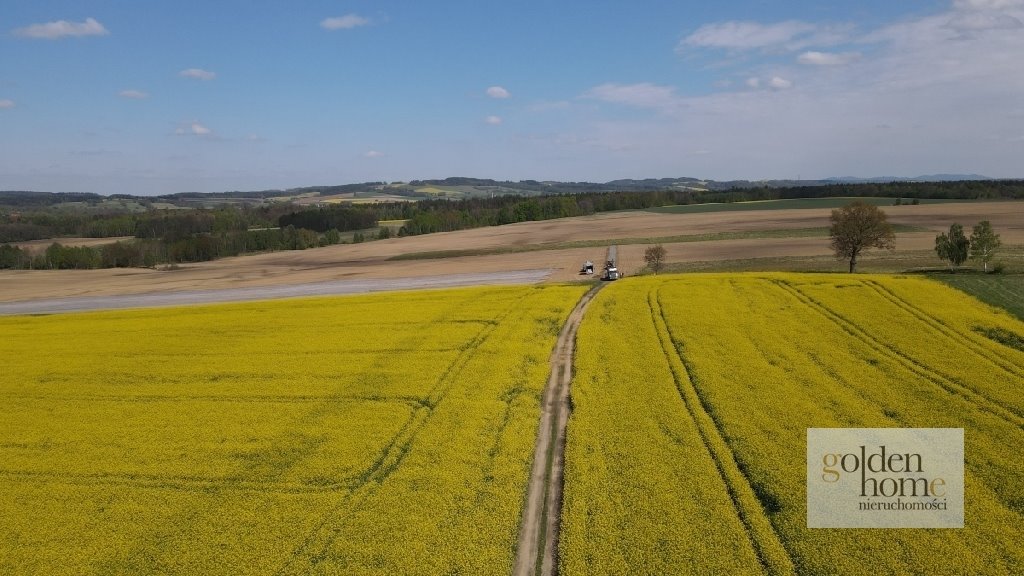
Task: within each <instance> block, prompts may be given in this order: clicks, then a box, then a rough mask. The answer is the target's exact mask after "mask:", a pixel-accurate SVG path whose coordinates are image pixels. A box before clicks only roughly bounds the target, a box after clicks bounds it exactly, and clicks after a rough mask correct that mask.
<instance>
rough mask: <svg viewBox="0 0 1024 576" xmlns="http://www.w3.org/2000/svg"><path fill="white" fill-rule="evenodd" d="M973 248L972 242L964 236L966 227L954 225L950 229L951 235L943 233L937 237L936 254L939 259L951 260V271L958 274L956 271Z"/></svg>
mask: <svg viewBox="0 0 1024 576" xmlns="http://www.w3.org/2000/svg"><path fill="white" fill-rule="evenodd" d="M970 247H971V241H970V240H968V239H967V236H964V227H963V226H961V225H959V224H953V225H952V226H950V227H949V234H946V233H945V232H943V233H942V234H939V235H938V236H936V237H935V252H936V253H938V255H939V258H941V259H943V260H949V271H950V272H954V273H955V272H956V269H957V268H959V267H960V265H961V264H963V263H964V260H967V251H968V249H969V248H970Z"/></svg>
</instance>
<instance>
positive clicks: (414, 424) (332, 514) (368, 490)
mask: <svg viewBox="0 0 1024 576" xmlns="http://www.w3.org/2000/svg"><path fill="white" fill-rule="evenodd" d="M527 296H528V294H524V295H522V296H521V297H519V298H518V299H516V300H515V302H513V303H512V305H510V306H509V307H508V308H506V309H505V310H504V311H503V312H502V313H501V315H500V316H499V317H498V318H495V319H493V320H492V321H489V322H487V323H485V325H484V327H483V328H482V329H481V330H480V332H478V333H477V334H476V336H474V337H473V338H472V339H471V340H470V341H469V342H468V343H467V344H466V345H465V346H464V348H463V350H462V351H461V352H460V354H459V356H457V357H456V358H455V360H453V361H452V362H451V363H450V364H449V365H448V367H447V368H446V369H445V371H444V372H443V373H442V375H441V376H440V377H439V378H438V381H437V383H436V384H435V385H434V387H433V388H432V389H431V390H430V392H429V393H428V394H427V396H426V400H425V405H424V407H423V409H422V410H420V411H418V412H417V414H415V415H414V416H413V420H411V421H410V422H409V423H407V427H406V429H403V430H402V431H401V432H400V433H399V434H398V435H397V436H396V437H395V438H393V439H392V441H391V443H390V444H388V446H387V448H386V449H385V450H384V451H383V453H382V455H381V457H380V458H379V459H378V460H377V461H376V462H375V463H374V465H373V466H371V467H370V468H369V469H368V470H367V471H366V472H365V473H364V475H363V480H362V483H361V484H360V485H359V486H356V487H355V488H353V489H352V490H351V492H350V493H349V494H346V495H345V496H344V497H342V498H341V499H340V500H339V502H338V503H337V504H336V505H334V506H332V507H331V508H330V509H329V510H328V511H327V512H326V513H325V514H324V515H323V517H322V519H321V520H320V521H319V522H318V523H317V524H316V526H314V528H313V530H311V531H310V532H309V533H308V534H307V535H306V537H305V538H303V540H302V542H300V543H299V544H298V545H297V546H296V547H295V548H294V550H293V551H292V554H291V555H290V556H289V557H288V558H287V559H285V560H284V562H283V563H282V565H281V566H280V567H279V568H278V569H277V570H275V571H274V574H276V575H278V576H280V575H282V574H290V573H295V572H297V571H298V572H302V570H301V569H299V568H298V567H297V566H296V564H297V563H301V562H302V559H303V558H304V557H305V559H306V561H307V562H308V561H312V562H313V563H318V562H320V561H322V560H323V559H324V558H325V557H326V555H327V552H328V550H330V547H331V544H332V543H333V542H334V541H335V540H336V539H337V537H338V535H339V534H341V532H342V530H344V529H345V527H346V526H345V523H344V519H345V518H347V517H348V516H350V515H351V514H352V513H353V512H355V511H356V510H360V509H361V508H362V506H363V505H365V504H366V502H367V501H368V500H369V499H370V497H371V496H372V495H373V494H374V492H376V489H377V488H378V487H379V486H380V485H381V484H383V483H384V482H385V481H386V480H387V479H388V477H390V476H391V474H392V473H394V471H395V470H397V468H398V466H399V465H400V464H401V463H402V461H403V460H404V459H405V457H406V455H408V453H409V451H410V450H411V449H412V446H413V444H414V442H415V440H416V437H417V436H418V435H419V433H420V432H421V431H422V430H423V428H425V427H426V425H427V424H428V423H429V421H430V419H431V417H432V416H433V415H434V410H435V408H436V407H437V405H438V404H439V403H440V402H441V401H443V400H444V398H445V396H447V394H448V392H449V390H451V388H452V386H454V384H455V380H456V378H457V376H458V375H459V373H460V372H461V371H462V369H463V368H464V367H465V366H466V364H468V363H469V361H470V360H471V359H472V357H473V355H474V354H475V353H476V350H477V349H478V348H479V347H480V346H481V345H482V344H483V343H484V342H486V341H487V339H488V338H489V337H490V336H491V334H492V333H493V332H494V331H495V330H496V329H497V328H498V326H500V325H501V324H502V322H504V321H505V319H507V318H508V317H509V316H510V315H512V313H513V312H515V311H516V310H517V309H518V308H519V304H520V303H521V302H522V301H523V300H525V299H526V298H527ZM346 505H347V506H346ZM321 535H322V537H321ZM318 540H319V542H318ZM314 546H315V549H313V547H314Z"/></svg>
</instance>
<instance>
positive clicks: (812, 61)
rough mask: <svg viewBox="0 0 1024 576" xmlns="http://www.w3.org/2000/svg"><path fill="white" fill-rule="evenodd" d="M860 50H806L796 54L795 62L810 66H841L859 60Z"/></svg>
mask: <svg viewBox="0 0 1024 576" xmlns="http://www.w3.org/2000/svg"><path fill="white" fill-rule="evenodd" d="M860 57H861V54H860V52H817V51H813V50H811V51H808V52H804V53H803V54H801V55H799V56H797V58H796V60H797V62H799V63H801V64H808V65H811V66H843V65H844V64H849V63H851V62H856V61H857V60H860Z"/></svg>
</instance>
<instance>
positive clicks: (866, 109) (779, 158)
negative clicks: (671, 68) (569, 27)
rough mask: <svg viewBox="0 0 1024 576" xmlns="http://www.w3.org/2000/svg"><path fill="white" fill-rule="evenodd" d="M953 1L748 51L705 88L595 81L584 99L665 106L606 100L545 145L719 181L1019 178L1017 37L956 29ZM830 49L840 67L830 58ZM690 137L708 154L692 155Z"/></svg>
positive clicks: (1021, 111) (573, 155)
mask: <svg viewBox="0 0 1024 576" xmlns="http://www.w3.org/2000/svg"><path fill="white" fill-rule="evenodd" d="M948 5H949V6H950V7H951V8H950V9H948V10H944V11H939V12H934V13H932V14H929V15H924V16H915V17H906V18H902V19H899V20H896V21H894V22H893V23H891V24H888V25H882V26H879V27H876V28H874V29H869V30H865V31H862V33H861V34H860V35H859V36H858V37H857V38H852V37H851V38H850V39H849V41H848V42H846V43H845V44H843V49H842V50H831V51H830V50H827V49H822V47H820V46H808V47H806V48H801V49H799V50H794V51H793V54H792V58H791V59H790V61H789V63H788V64H787V63H786V62H785V61H783V60H782V59H779V58H775V57H772V58H768V59H765V60H761V59H752V58H744V59H743V60H742V68H739V67H737V69H736V70H732V71H730V73H729V74H728V76H727V77H728V78H730V79H731V80H732V83H731V84H729V85H724V84H723V85H718V86H716V87H715V88H714V90H713V91H711V92H710V93H708V94H702V95H689V94H687V93H685V92H682V88H679V89H678V90H674V89H673V87H672V86H665V85H662V86H655V85H652V84H634V85H629V86H621V85H616V84H606V85H604V86H601V87H597V88H594V89H592V90H590V91H588V92H587V93H586V94H585V96H588V97H592V98H593V97H600V98H601V99H603V100H607V101H615V102H620V103H624V104H626V103H629V104H632V105H634V106H637V107H646V108H652V106H653V107H658V106H660V108H659V109H658V111H659V112H662V114H660V115H659V116H658V117H655V118H648V117H643V116H639V117H636V116H630V117H626V118H621V117H617V116H619V115H618V114H617V111H614V110H611V109H604V108H601V109H598V113H599V114H601V115H602V116H603V118H600V119H587V123H586V124H584V125H581V126H577V127H575V128H574V130H573V132H574V134H573V135H574V139H572V140H569V139H563V140H561V141H558V140H554V139H552V140H551V144H550V145H551V147H552V149H553V150H554V151H556V152H558V153H561V154H562V157H563V158H565V159H566V160H565V162H566V163H573V162H580V163H584V162H586V163H588V164H587V165H589V166H593V167H596V169H600V168H601V167H603V166H616V165H617V166H621V165H629V166H631V167H632V169H633V170H634V171H638V172H644V171H646V172H649V173H666V172H669V171H670V172H672V173H676V174H686V173H688V174H690V175H694V176H702V175H703V176H708V177H713V178H718V179H727V178H796V177H797V176H798V175H803V176H804V177H805V178H817V177H827V176H836V175H843V174H863V175H906V176H913V175H915V174H928V173H942V172H972V173H978V174H986V175H989V176H994V177H1021V176H1024V173H1022V172H1021V168H1020V152H1021V150H1022V148H1021V146H1020V142H1021V140H1020V137H1021V134H1022V133H1024V107H1022V105H1021V103H1020V95H1021V94H1024V75H1022V74H1021V73H1020V66H1021V64H1020V63H1021V62H1024V34H1022V33H1021V30H1018V29H1009V28H1007V27H995V28H993V27H985V29H984V30H978V31H971V32H969V33H965V32H962V31H958V30H955V29H952V28H951V27H950V26H949V25H948V23H949V22H950V20H951V19H953V18H956V17H959V16H963V15H964V14H970V13H971V12H969V11H967V10H965V9H961V8H959V7H957V8H952V6H953V2H952V0H949V4H948ZM988 6H990V7H989V8H988V10H993V9H994V8H992V7H991V6H992V5H991V4H988ZM999 6H1001V7H1002V9H1003V10H1004V11H1003V12H1001V13H1000V14H1005V15H1008V16H1012V17H1014V18H1017V19H1019V20H1021V21H1024V5H1022V7H1021V8H1020V9H1018V8H1016V7H1014V6H1009V5H1002V4H999ZM980 13H983V14H985V13H986V12H985V10H980ZM782 37H785V35H782ZM799 40H800V39H799V37H797V38H796V40H795V41H799ZM719 44H725V42H724V41H722V42H720V43H719ZM748 44H750V43H749V42H748ZM762 44H763V43H762ZM731 45H734V46H735V45H742V43H740V42H738V41H737V42H732V43H731ZM851 50H857V51H858V52H860V54H861V55H860V57H859V58H855V57H853V56H852V53H851ZM808 52H820V55H808ZM837 55H838V56H843V57H844V58H843V59H846V58H848V59H849V62H848V65H847V66H841V67H839V66H833V67H831V69H829V66H828V65H826V63H827V62H831V61H834V60H835V56H837ZM847 55H849V56H847ZM800 56H803V58H801V57H800ZM801 64H803V65H801ZM638 87H643V88H644V89H638ZM627 88H628V89H627ZM655 104H657V106H655ZM666 111H667V112H666ZM882 127H884V128H882ZM839 133H841V134H843V137H842V138H836V137H835V134H839ZM737 135H742V138H737ZM1015 139H1016V140H1015ZM695 142H699V143H700V149H702V150H712V151H716V153H715V154H709V155H704V156H700V157H696V156H693V155H692V152H693V150H694V148H695V146H694V143H695ZM1011 143H1012V144H1011ZM722 150H728V153H727V154H726V153H722V152H718V151H722Z"/></svg>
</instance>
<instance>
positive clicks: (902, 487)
mask: <svg viewBox="0 0 1024 576" xmlns="http://www.w3.org/2000/svg"><path fill="white" fill-rule="evenodd" d="M807 527H808V528H963V527H964V430H963V428H808V429H807Z"/></svg>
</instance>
